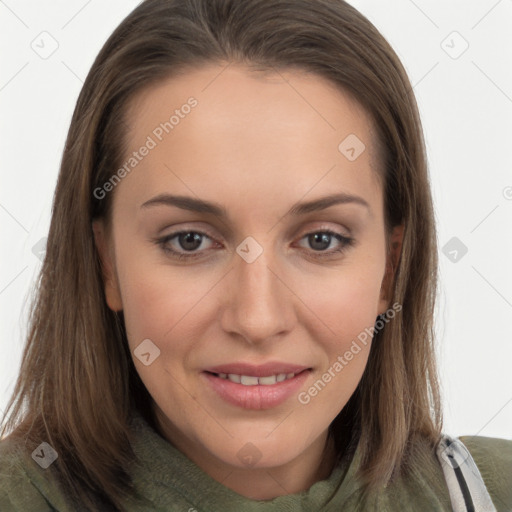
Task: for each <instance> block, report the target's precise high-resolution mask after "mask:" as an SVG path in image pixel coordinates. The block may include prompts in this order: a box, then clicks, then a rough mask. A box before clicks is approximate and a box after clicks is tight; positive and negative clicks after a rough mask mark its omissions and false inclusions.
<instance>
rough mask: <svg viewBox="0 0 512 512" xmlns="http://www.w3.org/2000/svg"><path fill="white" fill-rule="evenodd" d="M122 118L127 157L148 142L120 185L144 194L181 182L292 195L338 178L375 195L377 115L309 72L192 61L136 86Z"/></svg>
mask: <svg viewBox="0 0 512 512" xmlns="http://www.w3.org/2000/svg"><path fill="white" fill-rule="evenodd" d="M191 105H194V106H191ZM126 122H127V124H128V126H129V134H128V137H127V139H126V142H127V148H128V151H127V154H126V155H125V157H126V160H127V159H128V158H129V157H130V155H131V154H132V152H133V151H137V150H138V149H139V148H142V147H143V146H151V150H150V151H146V152H145V153H146V156H144V157H143V158H141V159H140V161H138V162H137V167H136V169H135V172H130V175H129V176H128V177H127V178H126V179H125V180H123V183H122V187H120V188H125V189H127V190H128V191H130V192H131V193H132V196H133V197H134V198H136V200H138V201H139V202H140V201H143V199H148V196H149V195H151V194H157V193H161V192H165V191H176V188H179V189H180V190H179V192H188V193H189V194H190V192H192V193H194V194H196V195H199V196H202V197H214V196H215V197H217V198H219V197H221V198H222V197H223V196H224V197H226V198H228V200H229V198H230V197H231V198H233V199H234V198H239V197H240V193H241V191H243V195H244V197H247V198H249V196H250V198H251V199H252V200H258V198H259V200H260V201H261V197H263V196H265V197H269V196H271V197H272V198H274V199H275V200H276V201H281V202H282V201H283V199H284V198H285V195H286V196H288V195H289V197H290V200H291V201H290V204H291V202H294V201H293V200H292V198H293V199H294V200H297V199H298V198H300V197H302V196H304V195H305V194H311V195H312V196H314V195H318V194H320V193H321V192H332V191H333V190H332V189H333V187H335V188H336V189H339V190H342V191H346V192H352V193H358V194H364V195H365V196H366V198H367V200H368V201H369V202H375V201H378V200H379V195H380V187H379V186H378V185H377V180H376V173H377V172H378V170H377V167H378V159H377V154H376V149H375V140H374V139H375V136H374V133H373V126H372V122H371V119H370V118H369V116H368V115H367V114H366V112H365V111H364V109H363V108H362V107H361V106H360V105H359V104H358V103H357V102H356V101H355V100H353V99H352V98H351V96H350V95H348V94H346V93H344V92H342V91H341V90H340V89H339V88H337V87H336V86H335V85H334V84H332V83H331V82H330V81H328V80H326V79H324V78H322V77H320V76H318V75H315V74H312V73H306V72H304V71H300V70H284V71H283V70H280V71H275V70H274V71H265V72H256V71H253V70H250V69H249V68H247V67H244V66H241V65H235V64H231V65H229V66H227V67H226V66H225V65H224V66H221V65H213V64H212V65H208V66H204V67H201V68H198V69H189V70H187V71H186V72H182V73H180V74H178V75H177V76H174V77H171V78H168V79H165V80H163V81H161V82H159V83H158V84H156V85H153V86H152V87H149V88H146V89H145V90H144V91H142V92H141V93H139V94H137V95H136V96H135V97H134V98H133V99H132V101H131V102H130V103H129V105H128V108H127V111H126ZM345 141H347V142H345ZM347 149H348V150H349V151H350V150H351V149H355V152H356V157H357V158H355V159H354V158H353V156H354V151H352V152H351V153H350V152H349V153H348V154H347ZM358 153H360V154H359V156H358ZM283 194H285V195H283ZM372 196H373V197H372Z"/></svg>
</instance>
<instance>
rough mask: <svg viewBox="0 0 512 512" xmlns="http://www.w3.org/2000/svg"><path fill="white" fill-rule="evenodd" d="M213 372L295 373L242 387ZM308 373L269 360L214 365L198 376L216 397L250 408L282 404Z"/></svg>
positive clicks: (306, 368)
mask: <svg viewBox="0 0 512 512" xmlns="http://www.w3.org/2000/svg"><path fill="white" fill-rule="evenodd" d="M214 373H235V374H238V375H252V376H254V377H268V376H270V375H275V374H279V373H295V374H296V375H295V377H292V378H291V379H287V380H284V381H282V382H276V383H275V384H270V385H262V384H257V385H255V386H245V385H243V384H238V383H236V382H231V381H230V380H228V379H222V378H220V377H217V376H215V375H214ZM310 373H311V368H308V367H305V366H297V365H290V364H283V363H275V364H274V363H269V364H266V365H262V366H254V365H248V364H243V363H240V364H229V365H221V366H216V367H214V368H211V369H208V370H205V371H203V372H202V373H201V375H202V376H203V377H204V379H205V380H206V382H207V384H208V385H209V387H210V388H211V389H212V390H213V391H215V392H216V394H217V395H218V396H220V398H222V399H223V400H224V401H226V402H228V403H229V404H231V405H234V406H236V407H241V408H243V409H252V410H264V409H272V408H273V407H277V406H279V405H281V404H283V403H284V402H285V401H286V400H288V399H289V398H290V397H291V396H294V395H296V394H297V393H298V391H299V389H300V388H301V387H302V386H303V385H304V382H305V381H306V379H308V377H309V375H310Z"/></svg>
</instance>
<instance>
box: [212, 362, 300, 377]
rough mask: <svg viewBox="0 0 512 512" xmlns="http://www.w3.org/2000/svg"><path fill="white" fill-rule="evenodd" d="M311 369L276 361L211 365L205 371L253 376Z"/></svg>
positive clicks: (267, 375) (266, 375)
mask: <svg viewBox="0 0 512 512" xmlns="http://www.w3.org/2000/svg"><path fill="white" fill-rule="evenodd" d="M309 369H310V367H309V366H303V365H298V364H291V363H283V362H279V361H275V362H269V363H265V364H261V365H254V364H249V363H242V362H240V363H228V364H220V365H218V366H211V367H209V368H206V369H205V371H207V372H210V373H227V374H229V373H233V374H235V375H248V376H252V377H269V376H270V375H279V374H280V373H295V374H297V373H300V372H302V371H304V370H309Z"/></svg>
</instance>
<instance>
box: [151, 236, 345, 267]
mask: <svg viewBox="0 0 512 512" xmlns="http://www.w3.org/2000/svg"><path fill="white" fill-rule="evenodd" d="M186 233H195V234H198V235H201V236H204V237H207V238H210V239H212V237H210V236H209V235H208V234H207V233H204V232H202V231H194V230H182V231H176V232H175V233H171V234H169V235H165V236H164V237H162V238H158V239H156V240H154V242H155V243H156V244H157V245H158V246H160V247H161V248H162V250H163V251H164V252H165V253H166V254H167V255H169V256H170V257H172V258H176V259H178V260H192V259H197V258H200V257H201V253H198V252H196V253H189V254H187V253H182V252H179V251H176V250H174V249H171V248H170V247H169V246H168V245H167V244H168V243H169V242H170V241H171V240H172V239H173V238H176V237H177V236H179V235H182V234H186ZM315 234H327V235H330V236H332V237H334V238H336V239H337V240H338V241H339V242H340V243H341V245H340V247H339V248H338V249H334V250H330V251H328V252H327V251H315V250H312V251H313V254H314V257H315V258H319V259H322V258H328V257H332V256H333V255H336V254H342V253H344V252H345V251H346V250H347V249H348V248H349V247H351V246H353V245H354V243H355V240H354V238H351V237H347V236H344V235H341V234H340V233H337V232H336V231H332V230H330V229H320V230H317V231H310V232H309V233H306V234H305V235H303V236H302V237H301V240H302V239H304V238H307V237H308V236H310V235H315Z"/></svg>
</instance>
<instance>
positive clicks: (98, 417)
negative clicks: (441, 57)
mask: <svg viewBox="0 0 512 512" xmlns="http://www.w3.org/2000/svg"><path fill="white" fill-rule="evenodd" d="M229 62H239V63H243V64H245V65H247V66H249V67H254V68H255V69H256V68H259V69H268V70H272V69H276V70H277V69H282V70H285V69H287V68H292V67H294V68H297V69H302V70H305V71H308V72H313V73H316V74H317V75H318V76H320V77H324V78H327V79H328V80H330V81H331V82H332V83H334V84H335V85H336V86H338V87H339V89H340V90H341V91H343V92H344V93H347V94H351V95H352V96H353V97H354V98H355V99H356V100H357V101H358V102H359V103H360V104H361V105H362V106H363V107H364V108H365V109H366V111H367V112H368V114H369V115H370V116H371V119H372V120H373V124H374V127H375V130H376V133H377V135H378V143H379V147H380V164H381V165H380V169H379V174H378V178H379V180H380V182H381V183H382V185H383V191H384V204H385V220H386V228H387V231H388V233H390V232H391V228H392V227H393V226H397V225H399V224H403V225H404V226H405V229H404V238H403V245H402V250H401V255H400V260H399V264H398V265H397V268H396V269H395V279H394V281H393V284H392V290H391V303H393V302H397V303H399V304H401V305H402V311H401V312H400V314H397V315H396V318H394V320H393V321H390V322H389V323H387V324H386V325H385V327H384V328H383V329H381V330H378V331H377V332H376V334H375V336H374V341H373V344H372V348H371V352H370V356H369V360H368V364H367V367H366V369H365V372H364V375H363V378H362V379H361V381H360V384H359V386H358V388H357V390H356V392H355V393H354V394H353V396H352V397H351V399H350V401H349V403H348V404H347V406H346V407H345V408H344V409H343V411H341V413H340V414H339V416H338V417H337V418H336V420H335V421H334V422H333V424H332V425H331V428H330V431H331V434H332V435H333V436H334V437H335V439H336V440H337V449H338V450H339V453H340V454H341V453H342V452H343V451H344V448H346V447H347V446H348V441H347V440H352V441H354V440H357V441H358V442H359V443H360V446H361V449H362V455H363V459H362V460H363V464H362V466H361V471H360V476H361V478H362V479H363V480H364V482H365V483H366V485H367V486H368V488H373V487H375V486H377V485H381V484H385V483H386V482H388V481H389V480H390V479H391V478H393V476H394V475H396V474H399V473H400V471H401V468H403V466H404V464H405V462H406V461H407V460H408V457H409V453H410V448H411V447H412V446H414V444H415V442H416V441H417V440H418V439H419V438H421V439H423V440H427V443H428V444H429V446H432V447H433V446H434V445H435V443H436V442H437V441H438V439H439V436H440V432H441V411H440V398H439V390H438V381H437V373H436V365H435V357H434V346H433V344H434V328H433V317H434V306H435V296H436V286H437V242H436V233H435V224H434V213H433V205H432V198H431V192H430V185H429V179H428V171H427V163H426V155H425V148H424V142H423V133H422V128H421V123H420V118H419V114H418V109H417V105H416V101H415V98H414V94H413V92H412V87H411V84H410V82H409V79H408V77H407V75H406V72H405V70H404V68H403V66H402V65H401V63H400V61H399V59H398V57H397V56H396V54H395V52H394V51H393V50H392V48H391V47H390V45H389V44H388V43H387V41H386V40H385V39H384V37H383V36H382V35H381V34H380V33H379V32H378V31H377V29H376V28H375V27H374V26H373V25H372V24H371V23H370V22H369V21H368V20H367V19H366V18H365V17H364V16H363V15H361V14H360V13H359V12H358V11H357V10H356V9H354V8H353V7H351V6H350V5H349V4H347V3H346V2H344V1H343V0H273V1H272V2H270V1H268V0H146V1H144V2H142V3H141V4H140V5H139V6H138V7H137V8H136V9H135V10H134V11H133V12H132V13H131V14H130V15H129V16H128V17H127V18H126V19H124V21H123V22H122V23H121V24H120V25H119V27H118V28H117V29H116V30H115V31H114V33H113V34H112V35H111V36H110V38H109V39H108V41H107V42H106V43H105V45H104V46H103V48H102V50H101V52H100V53H99V55H98V56H97V58H96V60H95V62H94V64H93V66H92V68H91V70H90V72H89V74H88V76H87V79H86V81H85V83H84V86H83V88H82V91H81V93H80V96H79V98H78V101H77V104H76V108H75V111H74V114H73V118H72V121H71V125H70V128H69V133H68V137H67V141H66V145H65V149H64V154H63V158H62V163H61V168H60V174H59V178H58V183H57V187H56V191H55V196H54V202H53V210H52V220H51V226H50V231H49V236H48V244H47V251H46V257H45V260H44V264H43V267H42V270H41V274H40V277H39V280H38V283H37V296H36V299H35V301H34V303H33V305H32V309H31V315H30V329H29V334H28V339H27V343H26V346H25V348H24V352H23V357H22V364H21V369H20V373H19V376H18V379H17V382H16V385H15V389H14V393H13V395H12V397H11V400H10V401H9V404H8V408H7V411H6V412H5V414H4V417H3V419H2V425H3V427H2V435H4V434H6V433H11V435H10V438H13V439H18V438H19V439H24V440H25V441H26V442H27V447H32V449H33V448H35V447H36V446H37V445H38V444H39V443H40V442H41V440H42V439H44V440H47V442H49V443H50V445H52V446H53V447H54V448H55V449H56V450H57V452H58V453H59V458H58V459H57V461H56V463H55V466H56V469H57V471H58V472H59V475H60V476H61V479H62V483H63V486H64V488H65V489H68V490H69V491H70V495H76V496H78V497H79V499H80V502H81V503H83V504H90V505H91V506H94V503H96V504H97V503H104V504H108V505H110V506H111V507H112V508H114V509H116V510H122V507H121V503H122V499H123V496H125V495H126V494H129V493H130V482H131V481H130V476H129V474H128V472H127V471H126V470H125V469H124V468H127V467H128V465H129V463H130V460H132V456H133V454H132V452H131V450H130V446H129V442H130V439H131V437H130V436H131V434H130V430H129V420H130V414H131V411H133V410H139V411H141V412H142V413H143V414H144V415H145V416H146V417H148V418H149V417H150V411H149V410H148V408H147V404H149V403H150V396H149V394H148V392H147V390H146V389H145V387H144V385H143V384H142V381H141V380H140V378H139V376H138V374H137V371H136V369H135V366H134V364H133V362H132V359H131V356H130V353H129V349H128V344H127V340H126V333H125V331H124V323H123V317H122V314H116V313H114V312H112V311H111V310H110V309H109V308H108V307H107V304H106V301H105V296H104V291H103V280H102V272H101V266H100V261H99V257H98V254H97V251H96V248H95V245H94V239H93V233H92V229H91V222H92V220H93V219H95V218H100V217H103V218H106V219H108V218H109V215H110V209H111V205H112V196H113V193H115V192H112V193H109V194H107V196H106V197H105V198H104V199H102V200H99V199H98V198H96V197H95V195H94V194H93V191H94V190H95V189H96V188H97V187H101V186H102V184H104V183H106V182H107V181H108V180H109V179H110V178H111V176H112V175H113V173H114V172H115V170H116V169H118V168H119V166H120V165H122V162H123V156H124V155H125V152H126V150H127V148H126V142H125V135H126V122H125V115H126V109H127V105H128V102H129V100H130V99H131V98H133V97H134V95H135V94H137V93H138V92H140V91H141V90H142V89H143V88H146V87H148V86H150V85H153V84H155V83H156V82H157V81H159V80H162V79H166V78H169V77H172V76H173V75H175V74H176V73H179V72H186V69H187V68H188V69H190V68H193V67H199V66H201V65H202V64H206V63H229ZM6 419H7V421H6Z"/></svg>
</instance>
